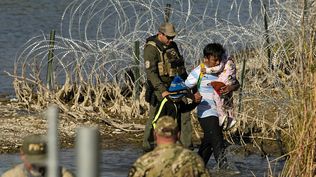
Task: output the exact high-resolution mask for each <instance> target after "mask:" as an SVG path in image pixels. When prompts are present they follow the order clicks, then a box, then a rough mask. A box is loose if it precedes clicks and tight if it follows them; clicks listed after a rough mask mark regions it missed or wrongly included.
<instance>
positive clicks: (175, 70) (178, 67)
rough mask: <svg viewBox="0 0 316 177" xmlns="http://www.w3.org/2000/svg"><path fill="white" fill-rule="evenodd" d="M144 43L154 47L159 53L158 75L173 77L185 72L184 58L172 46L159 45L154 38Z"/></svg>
mask: <svg viewBox="0 0 316 177" xmlns="http://www.w3.org/2000/svg"><path fill="white" fill-rule="evenodd" d="M146 45H151V46H154V47H156V48H157V49H158V51H159V53H160V57H159V62H158V71H159V76H169V77H173V76H175V75H182V74H184V73H186V70H185V67H184V60H183V58H182V56H181V55H180V54H179V52H178V50H177V49H176V48H175V47H174V46H171V47H168V46H167V47H166V46H163V45H159V44H157V42H155V41H154V40H149V41H148V42H147V44H146Z"/></svg>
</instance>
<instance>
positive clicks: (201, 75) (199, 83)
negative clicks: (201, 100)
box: [196, 63, 205, 88]
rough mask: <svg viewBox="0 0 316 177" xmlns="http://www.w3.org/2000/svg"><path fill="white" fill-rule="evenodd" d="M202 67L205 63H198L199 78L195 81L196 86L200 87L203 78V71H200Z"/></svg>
mask: <svg viewBox="0 0 316 177" xmlns="http://www.w3.org/2000/svg"><path fill="white" fill-rule="evenodd" d="M203 68H205V65H204V63H201V64H200V75H199V79H198V81H197V84H196V85H197V88H200V85H201V80H202V78H203V76H204V73H203V72H202V69H203Z"/></svg>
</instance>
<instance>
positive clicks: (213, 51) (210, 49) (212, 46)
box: [203, 43, 225, 59]
mask: <svg viewBox="0 0 316 177" xmlns="http://www.w3.org/2000/svg"><path fill="white" fill-rule="evenodd" d="M223 54H225V49H224V47H223V46H222V45H221V44H219V43H209V44H207V45H206V46H205V47H204V49H203V55H204V57H205V58H208V57H209V56H214V57H216V58H219V59H221V58H222V55H223Z"/></svg>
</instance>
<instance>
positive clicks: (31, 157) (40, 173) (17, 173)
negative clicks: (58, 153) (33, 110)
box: [1, 135, 74, 177]
mask: <svg viewBox="0 0 316 177" xmlns="http://www.w3.org/2000/svg"><path fill="white" fill-rule="evenodd" d="M46 151H47V142H46V137H45V136H43V135H29V136H26V137H25V138H24V140H23V143H22V147H21V154H20V156H21V160H22V161H23V163H21V164H19V165H16V166H15V167H13V168H11V169H9V170H8V171H6V172H5V173H4V174H2V176H1V177H44V176H45V174H46V171H47V170H46V160H47V158H46V156H47V153H46ZM60 173H61V175H60V176H61V177H74V175H73V174H72V173H71V172H70V171H68V170H67V169H66V168H64V167H61V168H60Z"/></svg>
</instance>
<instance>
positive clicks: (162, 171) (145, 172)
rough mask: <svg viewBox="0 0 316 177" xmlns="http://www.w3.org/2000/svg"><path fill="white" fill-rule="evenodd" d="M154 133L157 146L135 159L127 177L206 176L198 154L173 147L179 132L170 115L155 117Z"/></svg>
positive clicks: (207, 174) (175, 145) (205, 170)
mask: <svg viewBox="0 0 316 177" xmlns="http://www.w3.org/2000/svg"><path fill="white" fill-rule="evenodd" d="M154 134H155V138H156V142H157V145H158V146H157V147H156V148H155V149H154V150H153V151H151V152H148V153H147V154H144V155H143V156H141V157H140V158H138V159H137V160H136V162H135V163H134V164H133V166H132V168H131V169H130V171H129V174H128V176H129V177H145V176H172V177H182V176H188V177H208V176H210V175H209V172H208V170H207V169H206V168H205V166H204V162H203V160H202V159H201V157H200V156H199V155H197V154H196V153H195V152H193V151H191V150H189V149H186V148H183V147H182V146H180V145H177V144H176V141H177V139H178V137H179V130H178V124H177V121H175V119H174V118H172V117H170V116H163V117H161V118H159V120H158V122H157V125H156V128H155V131H154Z"/></svg>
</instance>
